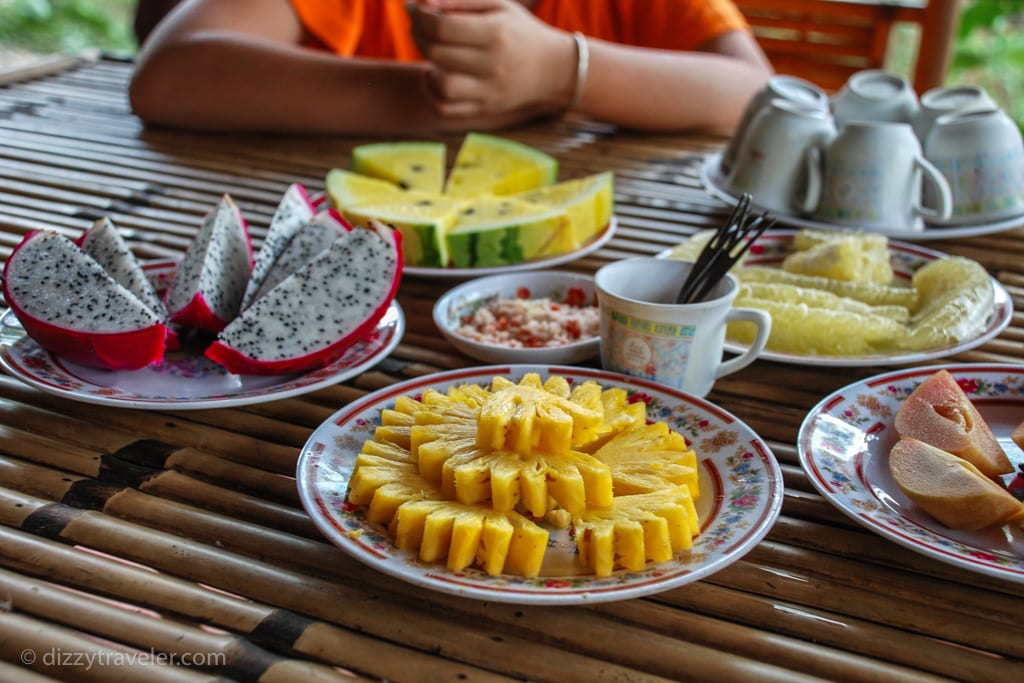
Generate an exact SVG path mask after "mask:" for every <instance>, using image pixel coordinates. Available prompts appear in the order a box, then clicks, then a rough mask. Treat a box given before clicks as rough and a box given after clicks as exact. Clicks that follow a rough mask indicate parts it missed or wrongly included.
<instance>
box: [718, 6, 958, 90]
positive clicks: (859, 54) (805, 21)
mask: <svg viewBox="0 0 1024 683" xmlns="http://www.w3.org/2000/svg"><path fill="white" fill-rule="evenodd" d="M735 2H736V4H737V6H738V7H739V9H740V11H741V12H743V14H744V16H745V17H746V18H747V21H748V22H749V23H750V26H751V28H752V29H753V31H754V35H755V36H756V37H757V40H758V42H759V43H760V44H761V47H762V49H763V50H764V51H765V53H766V54H767V55H768V58H769V59H770V60H771V62H772V64H773V66H774V67H775V70H776V72H778V73H784V74H791V75H794V76H800V77H801V78H806V79H807V80H809V81H811V82H813V83H816V84H817V85H819V86H821V87H822V88H824V89H825V90H826V91H829V92H835V91H836V90H838V89H839V88H841V87H842V85H843V83H845V82H846V79H847V78H849V77H850V75H851V74H853V73H854V72H856V71H861V70H863V69H880V68H883V67H885V66H886V55H887V53H888V50H889V38H890V33H891V32H892V29H893V26H894V25H896V24H897V23H900V22H908V23H913V24H918V25H919V26H920V42H919V44H918V50H917V54H916V56H915V66H914V70H913V73H912V74H911V78H910V80H911V83H912V84H913V86H914V89H915V90H917V92H918V93H922V92H924V91H926V90H928V89H930V88H932V87H935V86H937V85H941V84H942V82H943V80H944V79H945V76H946V71H947V70H948V68H949V60H950V57H951V55H952V42H953V31H954V29H955V26H956V21H957V18H958V11H959V0H735Z"/></svg>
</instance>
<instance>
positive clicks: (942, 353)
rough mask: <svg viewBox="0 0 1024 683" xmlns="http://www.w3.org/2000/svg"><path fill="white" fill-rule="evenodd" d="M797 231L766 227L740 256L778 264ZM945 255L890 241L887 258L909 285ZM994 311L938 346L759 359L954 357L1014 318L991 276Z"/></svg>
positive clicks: (836, 362) (860, 361)
mask: <svg viewBox="0 0 1024 683" xmlns="http://www.w3.org/2000/svg"><path fill="white" fill-rule="evenodd" d="M796 233H797V231H796V230H786V229H784V230H768V231H766V232H765V233H764V234H762V235H761V236H760V237H759V238H758V239H757V241H756V242H754V244H752V245H751V247H750V251H748V252H747V255H746V257H745V258H744V259H743V264H744V265H748V266H754V265H757V266H779V265H780V264H781V263H782V260H783V259H784V258H785V257H786V256H787V255H788V254H789V253H791V252H792V247H793V238H794V236H795V235H796ZM657 256H658V258H672V249H666V250H665V251H662V252H661V253H659V254H658V255H657ZM942 258H948V257H947V256H946V254H943V253H942V252H939V251H935V250H934V249H928V248H927V247H922V246H919V245H916V244H907V243H904V242H897V241H893V240H889V259H890V263H891V265H892V270H893V275H894V281H895V282H896V283H903V284H906V285H908V286H909V285H910V280H911V278H912V277H913V276H914V273H915V272H916V271H917V270H918V269H919V268H921V267H922V266H924V265H925V264H927V263H929V262H931V261H935V260H937V259H942ZM992 291H993V304H994V305H993V310H992V313H991V315H989V317H988V320H986V321H985V326H984V327H983V328H981V329H980V330H978V332H977V333H976V334H975V335H974V336H973V337H971V338H970V339H964V340H963V341H960V342H957V343H955V344H949V345H947V346H938V347H935V348H931V349H924V350H921V351H892V352H889V353H875V354H868V355H862V356H860V355H858V356H852V355H848V356H820V355H800V354H796V353H789V352H783V351H772V350H770V349H768V350H765V351H762V352H761V355H760V356H758V358H761V359H763V360H770V361H775V362H778V363H791V364H793V365H814V366H829V367H871V366H876V365H909V364H911V363H923V362H925V361H931V360H938V359H941V358H946V357H948V356H954V355H956V354H958V353H963V352H964V351H968V350H970V349H973V348H976V347H978V346H981V345H982V344H984V343H986V342H988V341H990V340H992V339H993V338H995V337H996V336H998V335H999V334H1000V333H1001V332H1002V331H1003V330H1004V329H1006V327H1007V326H1008V325H1009V324H1010V320H1011V319H1012V318H1013V298H1012V297H1011V296H1010V293H1009V292H1008V291H1007V290H1006V287H1004V286H1003V284H1002V283H1001V282H999V280H997V279H995V278H992ZM746 348H747V346H746V344H740V343H738V342H735V341H732V340H729V339H726V341H725V349H726V351H729V352H730V353H743V351H745V350H746Z"/></svg>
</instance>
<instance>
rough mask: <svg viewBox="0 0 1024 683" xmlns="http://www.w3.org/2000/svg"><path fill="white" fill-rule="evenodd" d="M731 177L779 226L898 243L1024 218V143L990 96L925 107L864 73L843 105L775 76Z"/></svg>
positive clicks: (733, 153)
mask: <svg viewBox="0 0 1024 683" xmlns="http://www.w3.org/2000/svg"><path fill="white" fill-rule="evenodd" d="M719 172H720V177H721V182H722V183H723V185H724V188H725V189H726V190H728V191H729V192H730V193H731V194H736V195H740V194H742V193H749V194H750V195H751V196H752V197H753V199H754V202H755V203H756V204H758V205H759V206H761V207H763V208H766V209H769V210H771V211H774V212H776V213H777V214H780V215H790V216H797V217H806V218H810V219H812V220H815V221H820V222H824V223H830V224H837V225H843V226H850V227H858V228H863V229H866V230H877V231H882V232H888V233H894V234H895V233H913V232H917V231H921V230H924V226H925V222H927V223H929V224H932V225H936V226H959V225H971V224H982V223H986V222H991V221H996V220H1000V219H1006V218H1010V217H1014V216H1019V215H1024V140H1022V137H1021V132H1020V129H1019V128H1018V127H1017V126H1016V124H1014V122H1013V121H1012V119H1010V117H1009V116H1007V114H1006V113H1005V112H1003V111H1002V110H1000V109H999V107H998V106H997V105H996V104H995V103H994V102H993V101H992V99H991V98H990V97H989V96H988V95H987V94H986V93H985V91H984V90H983V89H981V88H978V87H975V86H943V87H937V88H934V89H932V90H929V91H928V92H926V93H924V94H923V95H922V96H921V97H920V99H918V97H917V95H916V94H915V93H914V91H913V89H912V88H911V87H910V84H909V83H908V82H907V81H906V79H904V78H902V77H900V76H897V75H895V74H891V73H888V72H885V71H882V70H867V71H860V72H857V73H855V74H854V75H853V76H851V77H850V79H849V80H848V81H847V83H846V84H845V85H844V87H843V88H842V90H841V91H840V92H839V93H838V94H836V95H835V96H834V97H833V98H831V99H829V98H828V96H827V95H826V94H825V92H824V91H822V90H821V89H820V88H818V87H817V86H815V85H813V84H812V83H810V82H808V81H805V80H803V79H800V78H796V77H794V76H786V75H778V76H774V77H773V78H772V79H770V81H769V82H768V84H767V85H766V86H765V88H763V89H762V90H761V92H760V93H758V95H757V96H755V97H754V98H752V100H751V101H750V103H749V104H748V106H747V109H746V111H745V112H744V116H743V119H742V120H741V122H740V125H739V127H738V128H737V130H736V134H735V135H734V136H733V138H732V140H730V143H729V146H728V147H727V149H726V150H725V152H723V154H722V160H721V163H720V169H719Z"/></svg>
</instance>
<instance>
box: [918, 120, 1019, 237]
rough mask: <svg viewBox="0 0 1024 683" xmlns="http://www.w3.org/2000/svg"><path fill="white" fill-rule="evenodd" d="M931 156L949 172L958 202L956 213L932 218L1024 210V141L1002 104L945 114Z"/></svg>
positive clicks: (953, 221)
mask: <svg viewBox="0 0 1024 683" xmlns="http://www.w3.org/2000/svg"><path fill="white" fill-rule="evenodd" d="M925 156H927V157H928V159H929V160H931V161H932V163H934V164H935V166H936V167H937V168H938V169H939V171H940V172H941V173H942V175H943V176H944V177H945V178H946V180H947V182H948V183H949V186H950V191H951V193H952V202H953V208H952V213H951V215H949V216H947V217H939V218H936V219H934V220H933V221H932V222H934V223H937V224H939V225H964V224H971V223H983V222H986V221H994V220H999V219H1004V218H1010V217H1014V216H1018V215H1021V214H1024V142H1022V139H1021V132H1020V129H1019V128H1018V127H1017V125H1016V124H1015V123H1014V122H1013V120H1012V119H1011V118H1010V117H1009V116H1008V115H1007V114H1006V113H1005V112H1003V111H1002V110H1000V109H995V108H990V109H980V110H976V111H974V110H971V111H963V112H955V113H952V114H946V115H944V116H940V117H939V118H938V120H937V121H936V122H935V125H934V126H932V129H931V132H930V133H929V134H928V139H927V141H926V142H925Z"/></svg>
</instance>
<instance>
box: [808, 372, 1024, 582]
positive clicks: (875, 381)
mask: <svg viewBox="0 0 1024 683" xmlns="http://www.w3.org/2000/svg"><path fill="white" fill-rule="evenodd" d="M941 368H945V369H946V370H948V371H949V372H950V374H952V375H953V377H954V378H955V379H956V381H957V383H958V384H959V385H960V387H961V388H962V389H963V390H964V393H966V394H967V396H968V398H969V399H970V400H971V402H972V403H974V405H975V407H977V409H978V411H979V412H980V413H981V415H982V417H983V418H984V419H985V421H986V423H988V425H989V427H991V428H992V431H993V432H994V433H995V435H996V438H997V439H998V440H999V442H1000V444H1001V445H1002V446H1003V449H1004V450H1005V451H1006V454H1007V456H1008V457H1009V459H1010V461H1011V462H1012V463H1013V465H1014V467H1015V468H1016V472H1014V473H1012V474H1008V475H1005V476H1004V477H1003V483H1004V484H1005V485H1006V486H1008V487H1010V488H1011V490H1015V488H1016V487H1017V486H1019V485H1024V472H1022V471H1021V469H1020V468H1021V466H1022V464H1024V451H1022V450H1021V449H1020V448H1019V447H1017V445H1016V444H1014V443H1013V441H1012V440H1011V439H1010V433H1011V432H1012V431H1013V428H1014V427H1015V426H1017V425H1018V424H1020V423H1021V422H1024V365H1001V364H995V363H993V364H980V363H979V364H953V365H932V366H926V367H918V368H911V369H905V370H896V371H894V372H889V373H885V374H881V375H875V376H874V377H869V378H867V379H864V380H862V381H859V382H855V383H853V384H850V385H848V386H846V387H843V388H842V389H839V390H838V391H836V392H834V393H832V394H830V395H829V396H827V397H826V398H824V399H823V400H822V401H821V402H819V403H818V405H816V406H815V407H814V408H813V409H812V410H811V411H810V412H809V413H808V415H807V417H806V418H805V419H804V421H803V424H802V425H801V427H800V432H799V438H798V441H797V450H798V453H799V458H800V464H801V466H802V467H803V469H804V471H805V472H806V473H807V476H808V478H809V479H810V481H811V483H812V484H813V485H814V487H815V488H816V489H817V490H818V492H819V493H821V495H822V496H824V497H825V498H826V499H827V500H828V501H829V502H830V503H832V504H833V505H834V506H835V507H837V508H838V509H839V510H841V511H842V512H843V513H845V514H846V515H847V516H849V517H850V518H851V519H853V520H854V521H856V522H857V523H859V524H861V525H862V526H864V527H865V528H867V529H870V530H871V531H874V532H875V533H878V534H879V535H881V536H884V537H885V538H888V539H889V540H891V541H893V542H895V543H897V544H899V545H901V546H903V547H905V548H909V549H910V550H913V551H914V552H917V553H920V554H922V555H925V556H928V557H930V558H932V559H934V560H937V561H939V562H943V563H946V564H950V565H954V566H957V567H960V568H962V569H967V570H970V571H973V572H978V573H980V574H984V575H986V576H991V577H994V578H998V579H1004V580H1007V581H1013V582H1017V583H1024V529H1022V528H1019V527H1016V526H1013V525H1005V526H1002V527H996V526H994V527H990V528H987V529H982V530H980V531H956V530H953V529H949V528H947V527H945V526H943V525H942V524H939V523H938V522H937V521H935V520H934V519H933V518H932V517H930V516H929V515H928V514H927V513H925V512H924V511H923V510H921V509H920V508H919V507H917V506H916V505H914V503H913V502H911V501H910V499H909V498H907V496H906V495H904V494H903V492H902V491H900V489H899V487H897V486H896V484H895V482H893V480H892V476H891V475H890V474H889V468H888V457H889V456H888V454H889V450H890V449H891V448H892V446H893V444H895V443H896V441H897V439H898V438H899V437H898V435H897V434H896V430H895V428H894V427H893V420H894V419H895V416H896V412H897V410H898V409H899V407H900V404H901V403H902V401H903V400H904V399H905V398H906V397H907V396H908V395H909V394H910V393H911V392H912V391H913V390H914V389H915V388H916V387H917V386H918V385H919V384H920V383H921V382H923V381H924V380H925V379H927V378H928V377H930V376H931V375H932V374H934V373H935V372H937V371H938V370H939V369H941Z"/></svg>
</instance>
